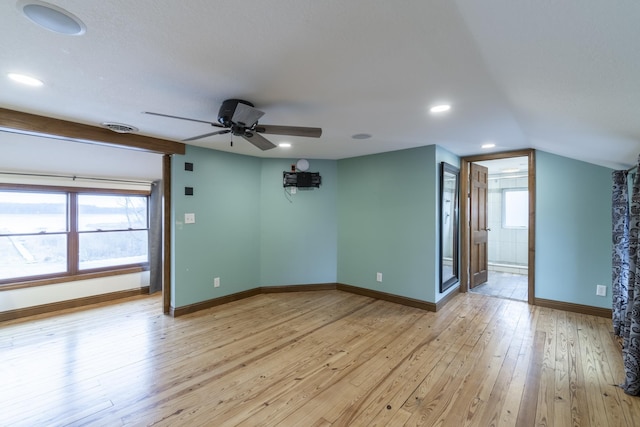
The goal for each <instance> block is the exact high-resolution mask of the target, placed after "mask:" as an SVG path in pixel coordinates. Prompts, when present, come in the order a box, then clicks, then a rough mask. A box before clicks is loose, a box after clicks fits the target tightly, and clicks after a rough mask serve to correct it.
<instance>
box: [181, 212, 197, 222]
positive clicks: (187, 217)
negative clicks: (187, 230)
mask: <svg viewBox="0 0 640 427" xmlns="http://www.w3.org/2000/svg"><path fill="white" fill-rule="evenodd" d="M184 223H185V224H195V223H196V214H194V213H186V214H184Z"/></svg>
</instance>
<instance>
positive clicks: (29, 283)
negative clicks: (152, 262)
mask: <svg viewBox="0 0 640 427" xmlns="http://www.w3.org/2000/svg"><path fill="white" fill-rule="evenodd" d="M146 270H148V268H147V267H139V266H138V267H127V268H121V269H117V270H108V271H97V272H92V273H82V274H76V275H73V276H61V277H50V278H46V279H38V280H26V281H23V282H14V283H6V284H4V285H0V292H2V291H10V290H14V289H24V288H33V287H36V286H46V285H55V284H57V283H68V282H75V281H78V280H88V279H97V278H100V277H109V276H119V275H122V274H132V273H141V272H143V271H146Z"/></svg>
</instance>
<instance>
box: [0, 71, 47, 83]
mask: <svg viewBox="0 0 640 427" xmlns="http://www.w3.org/2000/svg"><path fill="white" fill-rule="evenodd" d="M7 75H8V76H9V78H10V79H11V80H13V81H14V82H18V83H22V84H23V85H28V86H42V85H43V84H44V83H43V82H42V80H39V79H36V78H35V77H30V76H25V75H24V74H17V73H9V74H7Z"/></svg>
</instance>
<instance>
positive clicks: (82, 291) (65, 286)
mask: <svg viewBox="0 0 640 427" xmlns="http://www.w3.org/2000/svg"><path fill="white" fill-rule="evenodd" d="M144 286H149V272H148V271H143V272H142V273H133V274H124V275H119V276H108V277H99V278H96V279H89V280H77V281H74V282H66V283H57V284H54V285H45V286H36V287H32V288H22V289H12V290H9V291H0V311H8V310H16V309H19V308H26V307H33V306H37V305H43V304H50V303H54V302H60V301H67V300H72V299H77V298H83V297H90V296H95V295H101V294H108V293H111V292H118V291H128V290H130V289H140V288H142V287H144Z"/></svg>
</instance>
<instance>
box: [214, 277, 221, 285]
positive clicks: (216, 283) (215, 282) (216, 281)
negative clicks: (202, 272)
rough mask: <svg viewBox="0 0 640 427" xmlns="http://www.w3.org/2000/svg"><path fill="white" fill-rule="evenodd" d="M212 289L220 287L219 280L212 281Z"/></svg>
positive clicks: (217, 278)
mask: <svg viewBox="0 0 640 427" xmlns="http://www.w3.org/2000/svg"><path fill="white" fill-rule="evenodd" d="M213 287H214V288H219V287H220V278H219V277H216V278H214V279H213Z"/></svg>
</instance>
